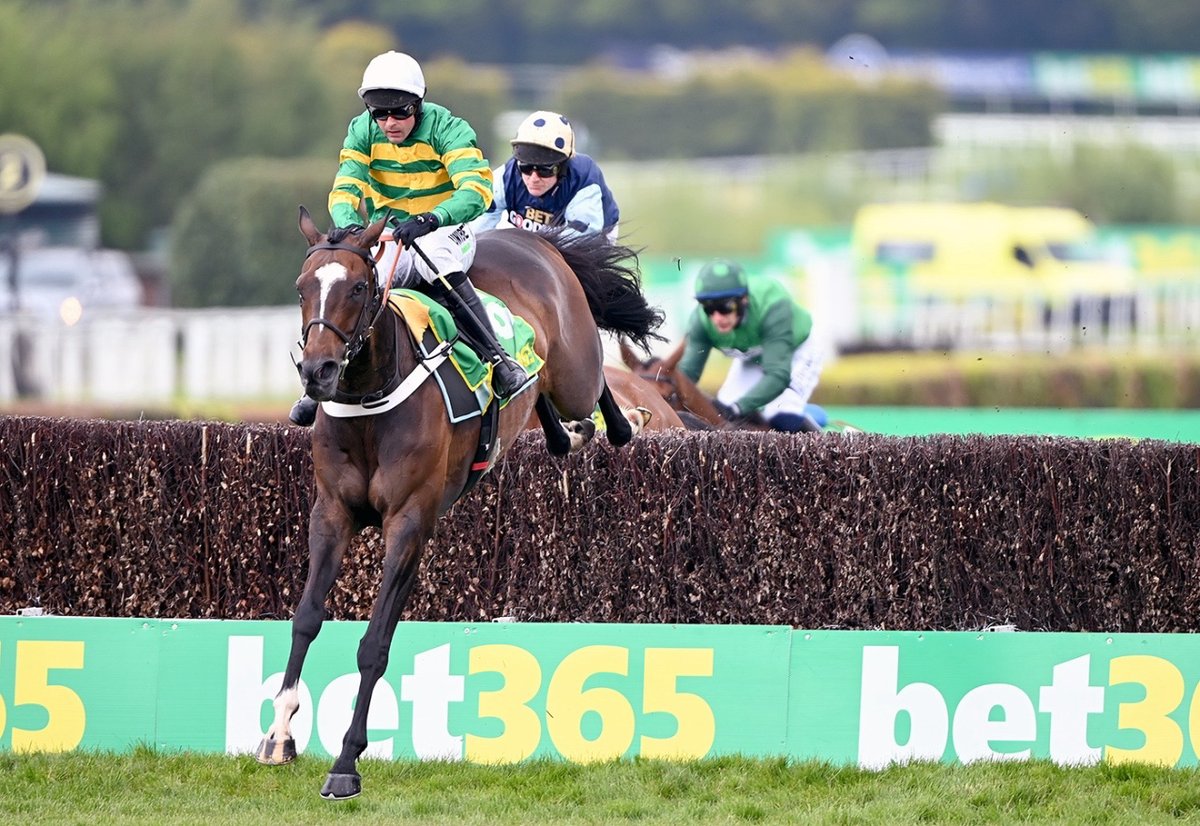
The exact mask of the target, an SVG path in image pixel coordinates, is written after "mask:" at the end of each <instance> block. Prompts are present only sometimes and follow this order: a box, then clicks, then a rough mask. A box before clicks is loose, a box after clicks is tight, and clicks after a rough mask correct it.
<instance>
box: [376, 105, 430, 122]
mask: <svg viewBox="0 0 1200 826" xmlns="http://www.w3.org/2000/svg"><path fill="white" fill-rule="evenodd" d="M419 104H420V101H418V100H414V101H411V102H410V103H406V104H404V105H403V106H393V107H391V108H390V109H383V108H379V109H372V108H371V107H370V106H368V107H367V111H368V112H370V113H371V117H372V118H374V119H375V120H377V121H379V122H380V123H382V122H383V121H385V120H387V119H388V118H395V119H396V120H408V119H409V118H411V117H412V116H413V115H415V114H416V113H417V106H418V105H419Z"/></svg>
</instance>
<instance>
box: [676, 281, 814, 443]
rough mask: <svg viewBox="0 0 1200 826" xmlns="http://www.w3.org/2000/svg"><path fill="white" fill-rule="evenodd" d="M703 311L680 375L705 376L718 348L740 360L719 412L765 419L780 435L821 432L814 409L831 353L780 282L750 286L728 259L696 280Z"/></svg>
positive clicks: (696, 317) (691, 329) (695, 317)
mask: <svg viewBox="0 0 1200 826" xmlns="http://www.w3.org/2000/svg"><path fill="white" fill-rule="evenodd" d="M696 301H697V302H699V306H698V307H696V309H695V311H694V312H693V314H692V316H691V319H690V321H689V324H688V332H687V349H686V350H685V351H684V355H683V358H682V359H681V360H680V362H679V369H680V370H682V371H683V373H684V374H685V375H686V376H688V378H690V379H692V380H693V381H697V380H699V378H700V374H701V372H703V370H704V364H705V362H706V361H708V354H709V352H710V351H711V349H712V348H713V347H716V348H718V349H719V350H721V352H723V353H725V354H726V355H727V356H729V357H730V358H732V359H733V363H732V364H731V365H730V367H729V373H728V375H727V376H726V377H725V382H724V383H723V384H722V385H721V389H720V390H719V391H717V400H716V406H717V409H718V410H719V411H720V412H721V415H722V416H724V417H725V418H727V419H730V420H734V419H739V418H745V417H746V416H749V415H750V414H753V413H759V414H760V415H761V416H762V418H763V419H764V420H765V421H766V422H767V424H768V425H770V426H771V428H772V429H774V430H783V431H788V432H798V431H817V430H820V429H821V423H819V422H818V421H817V420H816V419H814V417H813V414H814V413H816V414H817V415H818V416H819V417H820V418H824V417H823V415H822V413H821V412H819V411H820V408H819V407H817V406H816V405H809V404H808V398H809V396H811V395H812V392H813V390H814V389H815V388H816V386H817V381H818V379H819V378H820V375H821V364H822V362H823V361H824V353H823V352H822V348H821V346H820V345H819V344H818V343H817V342H816V341H815V340H814V339H813V338H812V336H811V335H810V333H811V332H812V327H813V319H812V316H811V315H810V314H809V312H808V311H807V310H805V309H804V308H803V307H801V306H800V305H799V304H797V303H796V302H795V301H793V300H792V297H791V296H790V295H789V294H788V292H787V290H786V289H785V288H784V286H783V285H782V284H780V283H779V282H777V281H774V280H771V279H767V278H760V279H755V280H753V281H751V280H750V279H748V278H747V277H746V271H745V270H744V269H742V267H741V266H739V265H738V264H736V263H734V262H732V261H725V260H720V259H718V260H716V261H712V262H709V263H708V264H705V265H704V267H703V268H702V269H701V270H700V274H699V276H698V277H697V279H696Z"/></svg>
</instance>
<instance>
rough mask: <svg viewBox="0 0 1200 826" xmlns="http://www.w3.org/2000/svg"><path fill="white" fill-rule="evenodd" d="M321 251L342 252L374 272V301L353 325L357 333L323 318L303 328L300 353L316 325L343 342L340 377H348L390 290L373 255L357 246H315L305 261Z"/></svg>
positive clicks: (371, 299) (372, 295)
mask: <svg viewBox="0 0 1200 826" xmlns="http://www.w3.org/2000/svg"><path fill="white" fill-rule="evenodd" d="M320 250H342V251H343V252H352V253H354V254H355V255H357V256H358V257H359V258H361V259H362V260H363V261H365V262H366V263H367V264H368V266H370V268H371V285H372V287H373V291H372V293H371V298H370V299H369V300H368V301H366V302H364V303H363V306H362V309H361V310H359V313H358V320H357V321H355V323H354V330H353V331H352V332H350V333H348V334H347V333H346V332H345V331H344V330H342V329H341V328H340V327H338V326H337V325H336V324H334V323H333V322H332V321H330V320H329V319H327V318H324V317H318V318H313V319H309V322H308V323H307V324H305V325H304V329H303V330H301V331H300V341H299V346H300V349H301V350H303V349H304V347H305V346H306V345H307V344H308V331H309V330H311V329H312V328H313V327H315V326H317V325H324V326H325V327H328V328H329V329H330V330H332V331H333V333H334V335H336V336H337V337H338V338H340V339H341V340H342V343H343V344H345V345H346V352H345V354H344V355H343V357H342V361H341V368H340V372H339V376H342V375H345V373H346V366H347V365H348V364H350V362H351V361H353V360H354V357H355V356H357V355H358V354H359V353H360V352H361V351H362V348H363V347H365V346H366V343H367V339H368V338H370V337H371V330H372V329H374V327H375V322H376V321H378V320H379V314H380V313H381V312H383V308H384V305H385V303H386V302H385V301H384V296H385V295H386V293H387V288H386V287H384V286H381V285H380V284H379V278H378V274H377V273H376V270H375V259H374V258H373V257H372V256H371V251H370V250H367V249H364V248H363V247H360V246H357V245H355V244H341V243H329V242H325V243H323V244H313V245H312V246H311V247H309V248H308V252H306V253H305V254H304V259H305V260H306V261H307V260H308V258H309V256H311V255H312V254H313V253H314V252H319V251H320Z"/></svg>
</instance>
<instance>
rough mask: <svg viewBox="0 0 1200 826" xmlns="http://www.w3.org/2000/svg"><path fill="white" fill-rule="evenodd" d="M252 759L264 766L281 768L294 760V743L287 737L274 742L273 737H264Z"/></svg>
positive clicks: (293, 740)
mask: <svg viewBox="0 0 1200 826" xmlns="http://www.w3.org/2000/svg"><path fill="white" fill-rule="evenodd" d="M254 759H255V760H257V761H258V762H260V763H262V764H263V765H264V766H282V765H283V764H284V763H290V762H292V761H293V760H295V759H296V741H295V739H293V738H291V737H288V738H286V739H283V740H276V739H275V738H274V737H264V738H263V739H262V742H261V743H259V744H258V750H257V751H256V752H254Z"/></svg>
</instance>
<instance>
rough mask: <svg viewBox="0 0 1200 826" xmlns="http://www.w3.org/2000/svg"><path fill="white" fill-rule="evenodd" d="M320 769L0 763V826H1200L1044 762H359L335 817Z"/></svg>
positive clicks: (1162, 791) (116, 758)
mask: <svg viewBox="0 0 1200 826" xmlns="http://www.w3.org/2000/svg"><path fill="white" fill-rule="evenodd" d="M328 768H329V765H328V763H327V762H326V761H324V760H317V759H305V758H304V757H301V759H300V760H298V761H297V762H296V763H295V764H292V765H290V766H283V767H279V768H270V767H266V766H259V765H258V764H257V763H255V762H254V761H253V759H251V758H250V757H225V756H219V755H192V754H176V753H159V752H155V751H153V750H151V749H138V750H136V751H134V752H133V753H130V754H122V755H111V754H97V753H89V752H71V753H66V754H57V755H45V754H34V755H17V754H11V753H5V754H2V755H0V776H2V777H3V783H2V784H0V822H4V823H35V822H36V823H55V824H58V823H80V824H101V823H104V824H107V823H130V824H134V823H137V824H140V823H145V824H166V823H189V824H191V823H204V824H226V823H228V824H235V823H236V824H239V826H244V825H245V824H257V823H262V824H280V823H289V824H290V823H316V822H321V823H389V824H392V823H395V824H407V823H413V824H416V823H421V824H431V823H456V824H457V823H468V824H471V823H478V824H496V823H520V824H538V823H546V824H573V823H578V824H584V823H587V824H610V823H621V824H628V823H638V824H643V823H644V824H658V823H663V824H667V823H670V824H679V823H749V824H758V823H832V824H860V823H861V824H874V823H888V824H904V823H964V824H966V823H980V822H1000V823H1032V822H1037V823H1088V824H1093V823H1096V824H1105V823H1112V824H1118V823H1120V824H1125V823H1135V822H1136V823H1166V822H1176V821H1179V820H1185V821H1200V773H1198V772H1197V771H1195V770H1185V769H1161V768H1155V767H1151V766H1144V765H1124V766H1110V765H1101V766H1097V767H1092V768H1086V769H1065V768H1060V767H1057V766H1054V765H1052V764H1050V763H1045V762H1037V761H1035V762H1030V763H995V764H977V765H974V766H969V767H952V766H943V765H936V764H917V765H911V766H907V767H902V768H892V769H888V770H887V771H883V772H879V773H874V772H867V771H862V770H858V769H854V768H842V767H835V766H830V765H828V764H824V763H815V762H806V763H797V762H793V761H786V760H782V759H780V760H750V759H743V758H719V759H711V760H704V761H699V762H694V763H666V762H658V761H646V760H634V761H622V762H614V763H604V764H599V765H593V766H580V765H575V764H569V763H562V762H554V761H546V760H542V761H532V762H528V763H523V764H521V765H517V766H479V765H472V764H465V763H418V762H408V761H400V762H382V761H375V760H364V761H362V762H361V763H360V771H361V772H362V774H363V789H364V791H363V795H362V797H360V798H357V799H355V800H350V801H345V802H341V803H330V802H327V801H324V800H322V799H321V798H320V797H319V796H318V794H317V791H318V789H319V788H320V786H321V783H322V782H323V781H324V777H325V773H326V772H327V771H328Z"/></svg>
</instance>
